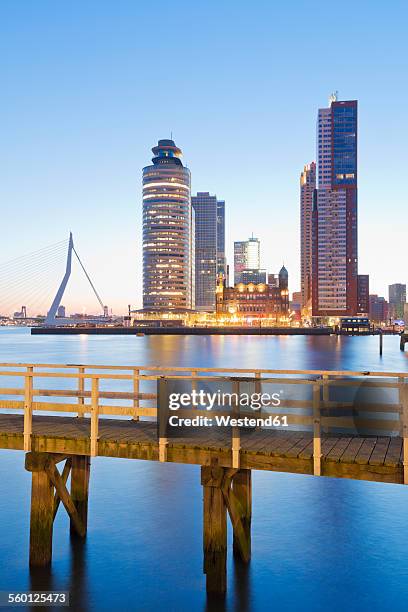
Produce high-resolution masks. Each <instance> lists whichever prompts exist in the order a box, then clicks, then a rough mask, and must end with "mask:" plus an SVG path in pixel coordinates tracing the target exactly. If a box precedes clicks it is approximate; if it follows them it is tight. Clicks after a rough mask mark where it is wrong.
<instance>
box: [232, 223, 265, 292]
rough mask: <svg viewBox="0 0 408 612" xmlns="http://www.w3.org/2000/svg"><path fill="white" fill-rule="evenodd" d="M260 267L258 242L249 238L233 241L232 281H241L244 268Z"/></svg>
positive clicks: (257, 268) (256, 239)
mask: <svg viewBox="0 0 408 612" xmlns="http://www.w3.org/2000/svg"><path fill="white" fill-rule="evenodd" d="M260 267H261V256H260V242H259V239H258V238H254V236H253V235H252V236H251V238H249V239H248V240H245V241H243V242H234V283H235V284H237V283H240V282H242V273H243V271H244V270H259V269H260Z"/></svg>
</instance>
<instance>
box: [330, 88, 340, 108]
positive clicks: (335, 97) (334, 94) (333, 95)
mask: <svg viewBox="0 0 408 612" xmlns="http://www.w3.org/2000/svg"><path fill="white" fill-rule="evenodd" d="M338 97H339V92H338V91H337V89H336V91H333V92H332V93H331V94H330V96H329V104H331V103H332V102H337V100H338Z"/></svg>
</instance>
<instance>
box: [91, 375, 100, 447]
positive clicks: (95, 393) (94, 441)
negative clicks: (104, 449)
mask: <svg viewBox="0 0 408 612" xmlns="http://www.w3.org/2000/svg"><path fill="white" fill-rule="evenodd" d="M91 404H92V405H91V457H96V455H97V454H98V438H99V378H92V391H91Z"/></svg>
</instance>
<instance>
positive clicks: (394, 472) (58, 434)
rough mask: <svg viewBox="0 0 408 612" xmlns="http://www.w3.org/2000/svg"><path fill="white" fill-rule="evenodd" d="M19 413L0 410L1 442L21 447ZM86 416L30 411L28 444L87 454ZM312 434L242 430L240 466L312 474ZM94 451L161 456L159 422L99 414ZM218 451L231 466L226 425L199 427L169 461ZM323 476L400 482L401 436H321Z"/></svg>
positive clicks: (203, 461) (175, 444)
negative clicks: (220, 428) (31, 431)
mask: <svg viewBox="0 0 408 612" xmlns="http://www.w3.org/2000/svg"><path fill="white" fill-rule="evenodd" d="M23 421H24V418H23V415H18V414H0V448H3V449H16V450H23V448H24V439H23ZM89 437H90V420H89V419H87V418H77V417H59V416H58V417H56V416H34V417H33V441H32V450H33V451H38V452H53V453H67V454H78V455H89V454H90V439H89ZM312 454H313V439H312V437H311V436H310V435H307V434H302V433H299V432H288V433H282V432H275V431H271V430H266V429H264V430H256V431H247V430H243V431H242V432H241V452H240V465H241V467H242V468H248V469H262V470H270V471H278V472H293V473H299V474H313V456H312ZM98 455H99V456H103V457H120V458H129V459H145V460H151V461H158V460H159V445H158V439H157V425H156V423H153V422H148V421H134V420H118V419H107V418H106V419H105V418H101V419H100V421H99V443H98ZM214 457H217V459H218V462H219V464H220V465H221V466H224V467H231V465H232V459H231V437H230V433H229V432H228V430H226V431H221V430H219V429H217V430H208V429H206V430H205V431H204V432H202V431H200V432H199V433H195V434H194V435H191V436H189V437H187V438H186V437H183V438H172V439H169V441H168V451H167V461H169V462H175V463H188V464H198V465H208V464H210V462H211V459H212V458H214ZM321 473H322V475H323V476H333V477H341V478H355V479H359V480H373V481H381V482H394V483H402V482H403V464H402V439H401V438H399V437H389V436H385V437H378V436H371V437H356V436H354V437H352V436H348V437H346V436H343V437H334V436H332V435H331V436H327V437H323V438H322V460H321Z"/></svg>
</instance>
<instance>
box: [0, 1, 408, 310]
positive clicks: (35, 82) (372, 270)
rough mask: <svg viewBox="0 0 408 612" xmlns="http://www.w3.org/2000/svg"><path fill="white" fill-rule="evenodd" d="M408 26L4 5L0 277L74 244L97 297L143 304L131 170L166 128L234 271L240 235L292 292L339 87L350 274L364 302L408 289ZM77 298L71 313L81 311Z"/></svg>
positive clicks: (335, 10)
mask: <svg viewBox="0 0 408 612" xmlns="http://www.w3.org/2000/svg"><path fill="white" fill-rule="evenodd" d="M407 18H408V10H407V4H406V2H403V1H401V2H392V1H391V2H388V3H384V2H379V1H359V2H356V1H355V0H354V1H352V2H349V1H345V2H336V3H334V4H333V3H329V2H310V1H309V2H301V1H293V2H286V3H283V2H272V1H268V2H264V1H262V2H251V3H249V2H240V1H237V0H235V1H224V2H223V1H222V0H218V1H212V0H211V1H207V2H204V1H203V2H193V1H191V0H190V1H183V0H179V1H178V2H168V1H161V0H156V1H155V2H138V1H126V0H121V1H119V2H108V1H104V0H99V1H92V0H87V1H86V2H79V1H76V0H73V1H72V2H69V3H60V2H51V1H46V0H39V1H38V2H29V1H26V0H25V1H24V0H3V2H1V3H0V78H1V92H2V93H1V97H0V109H1V139H0V142H1V146H0V198H1V229H2V231H1V237H2V239H1V242H0V263H1V262H3V261H6V260H9V259H12V258H13V257H17V256H18V255H20V254H24V253H28V252H30V251H34V250H36V249H38V248H41V247H43V246H46V245H48V244H51V243H54V242H58V241H59V240H62V239H64V238H67V237H68V233H69V231H70V230H72V231H73V233H74V238H75V242H76V246H77V249H78V251H79V252H80V254H81V256H82V259H83V260H84V262H85V263H86V265H87V268H88V269H89V272H90V273H91V275H92V277H93V279H94V281H95V285H96V286H97V288H98V289H99V291H100V293H101V295H102V297H103V300H104V301H105V302H106V303H108V304H109V305H110V306H113V308H114V310H115V311H116V312H123V311H124V310H125V309H126V307H127V304H129V303H130V304H132V306H134V307H140V306H141V288H142V278H141V255H142V248H141V218H142V214H141V210H142V203H141V169H142V167H143V166H145V165H149V164H150V160H151V157H152V155H151V151H150V149H151V147H152V146H153V145H154V144H156V142H157V140H158V139H159V138H169V137H170V132H171V131H172V132H173V137H174V139H175V141H176V143H177V145H178V146H179V147H181V148H182V150H183V153H184V160H183V161H184V162H185V163H186V164H187V165H188V166H189V168H190V170H191V173H192V188H193V192H195V191H210V192H211V193H215V194H217V196H218V197H219V198H220V199H225V200H226V207H227V208H226V211H227V212H226V214H227V236H226V238H227V245H228V250H227V255H228V259H229V263H230V264H232V244H233V241H234V240H244V239H246V238H247V237H248V236H249V235H250V234H251V233H252V232H253V233H254V235H256V236H258V237H259V238H260V240H261V255H262V265H263V267H266V268H267V269H268V271H270V272H277V271H278V270H279V268H280V266H281V265H282V262H283V261H284V262H285V265H286V267H287V268H288V270H289V280H290V289H291V291H293V290H298V289H299V286H300V274H299V267H300V265H299V258H300V254H299V173H300V171H301V170H302V168H303V165H304V164H305V163H308V162H310V161H312V160H314V159H315V123H316V114H317V109H318V107H321V106H327V101H328V95H329V94H330V93H331V92H332V91H333V90H338V91H339V98H340V99H358V101H359V272H360V273H369V274H370V283H371V287H370V292H371V293H380V294H382V295H384V294H386V291H387V285H388V284H389V283H394V282H408V269H407V268H408V266H407V261H406V252H407V246H406V245H407V233H408V215H407V187H406V175H407V142H408V129H407V117H406V114H407V110H406V109H407V97H408V95H407V94H408V52H407V51H408V49H407V47H408V45H407V42H406V40H407V36H406V28H407ZM62 273H63V270H62V269H61V276H62ZM58 280H59V279H58V278H57V277H55V275H54V282H55V283H57V282H58ZM54 288H56V287H52V288H51V289H52V290H54ZM83 290H84V285H83V284H82V283H80V282H75V277H74V278H73V279H72V283H71V286H70V288H69V291H68V293H67V297H66V299H65V300H64V302H65V303H66V305H67V306H69V307H70V309H73V308H77V309H79V308H82V306H83V305H86V306H87V307H88V309H89V310H92V309H93V305H94V304H95V300H93V299H92V296H91V295H90V294H89V293H86V295H85V293H83ZM94 310H96V304H95V308H94Z"/></svg>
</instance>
